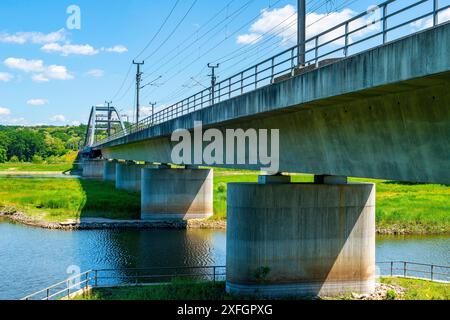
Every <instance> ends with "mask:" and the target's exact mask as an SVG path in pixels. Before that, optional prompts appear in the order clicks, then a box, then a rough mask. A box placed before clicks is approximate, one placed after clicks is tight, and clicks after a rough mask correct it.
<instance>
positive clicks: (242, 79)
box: [241, 72, 244, 94]
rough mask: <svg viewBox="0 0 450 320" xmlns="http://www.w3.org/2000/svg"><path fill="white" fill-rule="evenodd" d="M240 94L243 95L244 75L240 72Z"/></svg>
mask: <svg viewBox="0 0 450 320" xmlns="http://www.w3.org/2000/svg"><path fill="white" fill-rule="evenodd" d="M241 94H244V73H243V72H241Z"/></svg>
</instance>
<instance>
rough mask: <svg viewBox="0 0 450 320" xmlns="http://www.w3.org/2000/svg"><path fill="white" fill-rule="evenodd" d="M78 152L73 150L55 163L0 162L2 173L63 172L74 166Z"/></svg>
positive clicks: (0, 171)
mask: <svg viewBox="0 0 450 320" xmlns="http://www.w3.org/2000/svg"><path fill="white" fill-rule="evenodd" d="M77 155H78V153H77V152H75V151H73V152H69V153H67V154H66V155H64V156H62V157H60V158H58V159H55V160H56V161H55V162H54V163H46V162H42V163H28V162H14V163H13V162H7V163H0V174H4V173H24V172H36V173H39V172H54V173H62V172H66V171H69V170H71V169H72V168H73V163H74V162H75V160H76V158H77Z"/></svg>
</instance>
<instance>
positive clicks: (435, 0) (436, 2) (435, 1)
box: [433, 0, 439, 27]
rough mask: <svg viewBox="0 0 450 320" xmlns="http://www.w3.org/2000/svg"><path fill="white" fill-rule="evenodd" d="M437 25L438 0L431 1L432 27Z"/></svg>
mask: <svg viewBox="0 0 450 320" xmlns="http://www.w3.org/2000/svg"><path fill="white" fill-rule="evenodd" d="M438 23H439V0H433V27H436V26H437V25H438Z"/></svg>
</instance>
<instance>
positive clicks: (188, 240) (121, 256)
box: [0, 220, 450, 299]
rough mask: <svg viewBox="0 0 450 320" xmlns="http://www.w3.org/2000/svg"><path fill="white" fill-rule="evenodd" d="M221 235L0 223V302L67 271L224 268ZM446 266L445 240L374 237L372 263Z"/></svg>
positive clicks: (448, 241)
mask: <svg viewBox="0 0 450 320" xmlns="http://www.w3.org/2000/svg"><path fill="white" fill-rule="evenodd" d="M225 254H226V232H225V231H217V230H216V231H214V230H189V231H186V230H150V231H110V230H104V231H74V232H65V231H50V230H43V229H36V228H30V227H26V226H22V225H15V224H11V223H8V222H5V221H3V222H2V221H1V220H0V270H2V272H1V273H0V299H18V298H21V297H23V296H25V295H26V294H29V293H33V292H35V291H38V290H40V289H43V288H45V287H47V286H48V285H52V284H54V283H56V282H59V281H61V280H63V279H65V278H67V277H68V274H67V273H66V271H67V268H68V267H69V266H72V265H76V266H79V267H80V269H81V270H82V271H86V270H89V269H122V270H123V269H127V268H155V267H156V268H160V267H181V266H211V265H225V263H226V259H225ZM391 260H406V261H411V262H422V263H432V264H438V265H449V264H450V238H449V237H445V236H443V237H380V238H379V239H378V241H377V261H391Z"/></svg>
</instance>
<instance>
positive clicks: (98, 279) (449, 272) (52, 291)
mask: <svg viewBox="0 0 450 320" xmlns="http://www.w3.org/2000/svg"><path fill="white" fill-rule="evenodd" d="M377 266H378V267H379V270H380V271H382V270H384V271H385V272H384V274H383V275H385V276H387V275H389V276H392V277H404V278H416V279H422V280H430V281H436V282H446V283H450V266H440V265H434V264H423V263H415V262H407V261H390V262H378V263H377ZM385 266H386V267H385ZM411 267H412V268H413V269H412V268H411ZM420 268H422V269H420ZM380 273H382V272H380ZM225 278H226V267H225V266H207V267H201V266H198V267H174V268H172V267H160V268H134V269H133V268H132V269H123V270H120V269H98V270H90V271H87V272H84V273H81V274H79V275H77V276H73V277H70V278H69V279H67V280H64V281H61V282H59V283H57V284H55V285H52V286H50V287H48V288H45V289H43V290H40V291H38V292H36V293H33V294H31V295H28V296H26V297H25V298H23V299H22V300H61V299H67V298H71V297H72V296H74V295H78V294H80V293H83V292H86V291H87V290H89V289H92V288H99V287H119V286H144V285H152V284H153V285H155V284H167V283H171V282H172V281H173V280H175V279H183V280H187V279H189V280H193V279H197V280H201V281H211V282H214V283H215V282H216V281H225Z"/></svg>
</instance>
